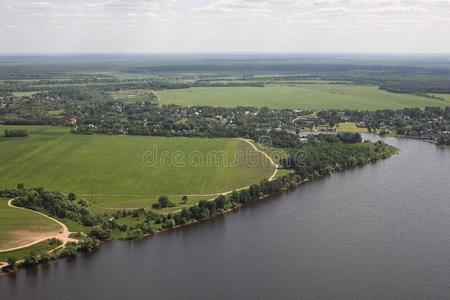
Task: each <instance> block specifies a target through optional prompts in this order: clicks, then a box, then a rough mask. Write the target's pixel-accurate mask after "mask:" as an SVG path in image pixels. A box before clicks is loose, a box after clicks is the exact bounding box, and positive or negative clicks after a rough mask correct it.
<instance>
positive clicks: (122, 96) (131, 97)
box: [110, 90, 158, 103]
mask: <svg viewBox="0 0 450 300" xmlns="http://www.w3.org/2000/svg"><path fill="white" fill-rule="evenodd" d="M110 94H111V96H112V97H113V98H114V100H117V101H121V102H123V103H142V102H146V101H158V99H157V98H154V93H153V92H152V91H151V90H122V91H113V92H110Z"/></svg>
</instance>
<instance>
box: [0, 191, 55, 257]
mask: <svg viewBox="0 0 450 300" xmlns="http://www.w3.org/2000/svg"><path fill="white" fill-rule="evenodd" d="M59 230H61V226H59V225H58V224H57V223H56V222H53V221H52V220H49V219H47V218H45V217H43V216H41V215H38V214H36V213H33V212H30V211H26V210H22V209H17V208H12V207H9V206H8V199H5V198H0V251H2V250H6V249H10V248H16V247H21V246H24V245H27V244H30V243H32V242H34V241H37V240H39V239H41V238H45V237H46V236H48V235H49V234H57V233H58V231H59Z"/></svg>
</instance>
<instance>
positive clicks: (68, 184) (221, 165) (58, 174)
mask: <svg viewBox="0 0 450 300" xmlns="http://www.w3.org/2000/svg"><path fill="white" fill-rule="evenodd" d="M5 128H6V126H0V132H3V130H4V129H5ZM15 128H17V126H15ZM27 128H28V130H29V132H30V136H29V137H26V138H5V137H0V188H5V187H14V186H16V184H17V183H19V182H22V183H24V184H25V185H26V186H29V187H34V186H42V187H44V188H45V189H47V190H55V191H61V192H65V193H68V192H75V193H77V194H80V195H83V196H84V197H86V199H88V200H93V201H95V203H97V204H98V206H99V207H118V208H119V207H126V208H133V207H148V206H151V203H153V202H155V200H156V199H157V197H158V196H160V195H168V196H169V197H171V199H172V198H173V200H179V199H180V198H181V196H182V195H190V198H191V199H192V200H194V199H199V198H202V197H213V196H214V195H212V194H217V193H223V192H227V191H230V190H233V189H237V188H241V187H244V186H247V185H250V184H252V183H257V182H259V181H260V180H262V179H264V178H269V177H270V176H271V175H272V174H273V172H274V167H273V166H271V165H270V163H269V162H268V160H267V159H266V158H265V157H264V156H263V155H262V154H261V153H259V152H256V151H255V150H254V149H253V148H252V147H251V146H250V145H249V144H247V143H246V142H244V141H241V140H238V139H199V138H164V137H143V136H140V137H137V136H98V135H96V136H87V135H74V134H71V133H69V129H68V128H59V127H32V126H31V127H27ZM250 158H251V159H252V164H249V163H248V162H250V160H249V159H250ZM255 158H256V160H255ZM255 161H256V162H255ZM144 204H145V205H144Z"/></svg>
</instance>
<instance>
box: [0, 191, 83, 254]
mask: <svg viewBox="0 0 450 300" xmlns="http://www.w3.org/2000/svg"><path fill="white" fill-rule="evenodd" d="M13 201H14V199H11V200H9V201H8V206H9V207H11V208H15V209H22V210H28V211H31V212H33V213H35V214H39V215H41V216H43V217H45V218H47V219H50V220H52V221H53V222H56V223H58V224H59V225H60V226H61V227H62V230H61V231H60V232H59V233H58V234H49V235H47V236H45V237H41V238H39V239H37V240H35V241H33V242H31V243H28V244H26V245H22V246H19V247H14V248H9V249H4V250H1V251H0V253H3V252H9V251H14V250H19V249H23V248H27V247H30V246H33V245H36V244H38V243H41V242H44V241H46V240H48V239H52V238H56V239H58V240H61V241H62V245H61V246H59V247H58V248H60V247H64V246H65V245H66V244H67V243H68V242H74V241H76V240H75V239H72V238H70V237H69V235H70V233H71V232H70V231H69V228H67V226H66V225H64V224H63V223H62V222H60V221H58V220H56V219H54V218H52V217H49V216H47V215H45V214H43V213H40V212H37V211H34V210H32V209H28V208H23V207H18V206H14V205H13Z"/></svg>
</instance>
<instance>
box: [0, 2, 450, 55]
mask: <svg viewBox="0 0 450 300" xmlns="http://www.w3.org/2000/svg"><path fill="white" fill-rule="evenodd" d="M0 40H1V43H0V52H4V53H17V52H149V53H150V52H229V51H231V52H409V53H417V52H427V53H439V52H440V53H449V52H450V0H389V1H388V0H372V1H371V0H354V1H346V0H309V1H306V0H267V1H258V0H186V1H181V0H164V1H163V0H147V1H144V0H139V1H126V0H98V1H95V0H80V1H67V0H59V1H56V0H54V1H27V0H18V1H16V0H0Z"/></svg>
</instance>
